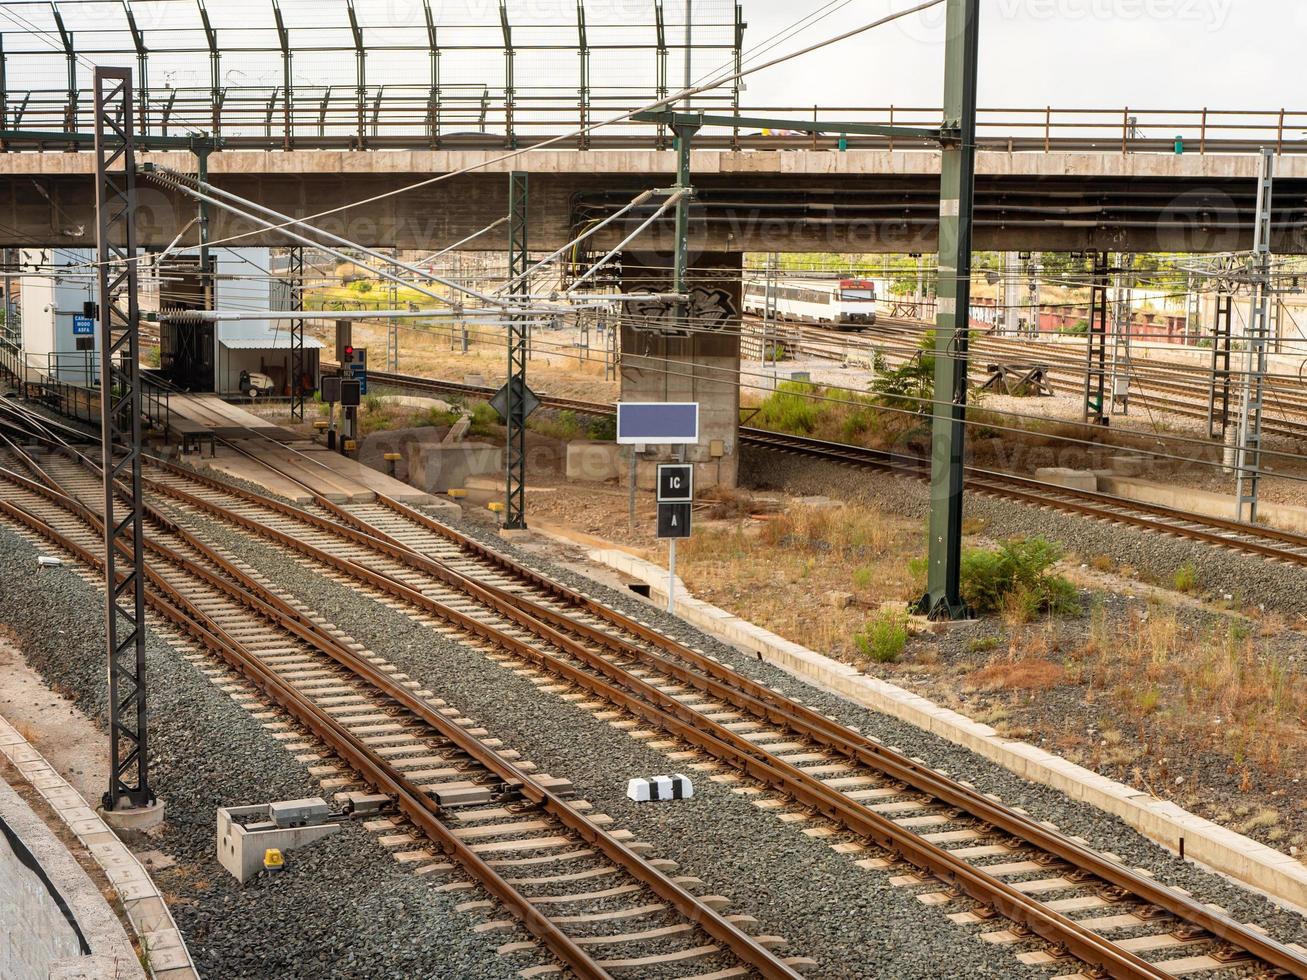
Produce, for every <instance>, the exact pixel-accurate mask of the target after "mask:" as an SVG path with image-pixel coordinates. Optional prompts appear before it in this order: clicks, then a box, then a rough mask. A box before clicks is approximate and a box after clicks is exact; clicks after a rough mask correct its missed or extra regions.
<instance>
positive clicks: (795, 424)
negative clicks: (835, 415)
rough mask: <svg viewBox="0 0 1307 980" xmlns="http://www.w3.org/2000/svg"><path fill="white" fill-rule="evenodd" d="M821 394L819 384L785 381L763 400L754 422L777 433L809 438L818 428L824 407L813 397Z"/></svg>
mask: <svg viewBox="0 0 1307 980" xmlns="http://www.w3.org/2000/svg"><path fill="white" fill-rule="evenodd" d="M819 391H820V389H819V388H817V386H816V385H811V384H807V383H806V382H803V381H782V382H781V383H780V385H779V386H778V387H777V389H776V390H775V391H774V392H772V393H771V394H770V395H768V396H767V397H766V398H765V399H763V403H762V404H761V405H760V406H758V412H757V414H756V415H755V416H754V417H753V419H752V422H753V424H754V425H757V426H759V427H761V428H764V429H772V430H774V431H776V432H794V433H798V434H800V435H807V434H808V433H810V432H812V431H813V429H815V428H816V427H817V422H818V420H819V419H820V418H821V411H822V407H821V405H820V404H818V403H817V402H816V401H815V400H814V398H813V396H814V395H816V394H818V392H819Z"/></svg>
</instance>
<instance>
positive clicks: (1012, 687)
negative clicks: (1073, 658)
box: [967, 657, 1066, 691]
mask: <svg viewBox="0 0 1307 980" xmlns="http://www.w3.org/2000/svg"><path fill="white" fill-rule="evenodd" d="M1065 681H1066V671H1065V670H1064V669H1063V667H1062V665H1061V664H1059V663H1054V662H1053V661H1051V660H1046V659H1044V658H1043V657H1022V658H1021V659H1020V660H1009V659H1006V658H1005V659H1003V660H996V661H992V662H991V663H989V664H987V665H986V666H984V667H982V668H981V669H980V670H978V671H976V672H975V673H974V674H972V675H971V676H970V677H968V678H967V687H968V688H970V689H971V690H974V691H1047V690H1050V689H1052V688H1054V687H1057V686H1058V685H1059V684H1062V683H1064V682H1065Z"/></svg>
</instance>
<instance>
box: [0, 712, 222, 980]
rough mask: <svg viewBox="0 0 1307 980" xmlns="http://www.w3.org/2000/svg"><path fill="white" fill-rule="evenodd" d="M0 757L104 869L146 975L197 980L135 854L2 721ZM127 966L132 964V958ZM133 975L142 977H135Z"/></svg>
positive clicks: (159, 979) (165, 909)
mask: <svg viewBox="0 0 1307 980" xmlns="http://www.w3.org/2000/svg"><path fill="white" fill-rule="evenodd" d="M0 753H3V754H4V756H5V757H6V758H7V759H8V760H9V762H10V763H11V764H12V765H13V767H14V768H15V769H17V770H18V772H19V773H20V774H21V775H22V777H23V778H24V779H25V780H27V782H28V783H29V784H30V785H31V786H33V787H34V788H35V789H36V791H37V792H38V793H40V794H41V796H42V797H43V798H44V799H45V801H46V803H47V804H49V806H50V808H51V809H52V810H54V812H55V813H57V814H58V815H59V819H60V820H62V821H63V822H64V824H65V825H66V826H67V828H68V829H69V831H71V832H72V833H73V835H74V836H76V837H77V839H78V840H79V841H80V842H81V843H82V846H83V847H85V848H86V850H87V852H88V853H89V854H90V855H91V856H92V857H94V858H95V861H96V863H97V864H99V865H100V867H101V868H102V869H103V870H104V873H105V875H106V877H107V878H108V879H109V882H110V884H112V886H113V888H114V890H115V891H116V892H117V893H118V897H119V899H120V900H121V902H122V905H123V908H124V909H125V910H126V912H127V917H128V919H129V920H130V921H131V923H132V928H133V929H134V930H135V932H136V936H137V938H138V939H139V940H140V942H141V946H142V947H143V948H144V949H145V950H146V952H147V954H148V958H147V962H148V963H149V967H150V975H151V976H153V977H155V978H156V980H192V978H193V980H198V978H199V973H198V972H197V971H196V969H195V964H194V962H193V961H192V960H191V954H190V951H189V950H188V949H187V948H186V942H185V940H183V939H182V935H181V932H180V931H178V929H177V923H176V922H174V921H173V917H172V913H171V912H170V911H169V910H168V905H167V903H166V902H165V901H164V899H163V895H162V894H161V893H160V892H159V889H158V887H157V886H156V885H155V884H154V881H153V880H152V879H151V878H150V876H149V874H148V873H147V872H146V870H145V869H144V868H143V867H141V863H140V862H139V861H138V860H137V859H136V855H134V854H133V853H132V852H131V850H130V849H129V848H128V847H127V845H126V844H124V843H123V842H122V841H121V840H119V839H118V837H117V835H115V834H114V832H113V831H112V830H110V829H109V827H108V826H107V825H106V824H105V823H104V821H103V820H101V819H100V817H99V815H98V814H97V813H96V812H95V810H94V809H93V808H92V807H90V806H89V805H88V804H87V802H86V801H85V800H84V799H82V797H81V795H80V794H79V793H78V792H77V790H75V789H73V787H72V786H70V785H69V784H68V782H67V781H66V780H65V779H64V778H63V777H62V776H61V775H59V773H58V772H57V771H55V769H54V767H53V766H51V765H50V764H49V763H48V762H46V761H45V758H44V757H43V756H42V755H41V754H40V752H38V751H37V750H36V747H35V746H33V745H32V744H31V743H30V742H28V741H27V740H26V739H25V738H24V737H23V736H22V735H20V734H19V733H18V731H17V730H16V729H15V728H14V727H13V726H12V725H10V724H9V722H8V721H6V720H5V719H4V718H2V717H0ZM132 962H133V963H135V962H136V960H135V957H133V960H132ZM138 969H139V968H138ZM124 975H126V974H124ZM135 975H137V976H141V975H143V974H142V973H140V972H138V973H136V974H135Z"/></svg>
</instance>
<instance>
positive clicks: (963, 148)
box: [917, 0, 980, 619]
mask: <svg viewBox="0 0 1307 980" xmlns="http://www.w3.org/2000/svg"><path fill="white" fill-rule="evenodd" d="M979 25H980V2H979V0H948V7H947V14H946V21H945V36H946V38H947V40H946V42H945V48H944V121H943V125H942V126H941V127H940V131H939V140H940V143H941V146H942V150H941V154H940V156H941V159H940V202H939V282H938V284H937V287H936V295H937V297H938V302H937V304H936V313H935V394H934V408H933V414H934V418H933V421H932V425H931V466H930V527H929V540H928V543H927V562H928V564H927V572H926V594H925V595H923V596H922V597H921V599H920V600H919V601H918V603H917V611H918V612H920V613H922V614H924V615H927V616H929V617H930V618H932V619H960V618H965V617H966V616H967V615H968V612H969V610H968V609H967V604H966V602H965V601H964V600H963V598H962V588H961V580H962V489H963V482H964V479H965V477H964V469H963V457H964V450H965V445H966V412H967V340H968V332H969V328H970V326H971V321H970V309H971V225H972V210H973V203H974V195H975V183H976V66H977V55H978V46H979Z"/></svg>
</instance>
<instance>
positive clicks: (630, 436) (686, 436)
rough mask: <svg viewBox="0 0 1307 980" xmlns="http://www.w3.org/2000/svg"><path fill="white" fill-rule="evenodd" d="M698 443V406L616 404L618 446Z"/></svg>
mask: <svg viewBox="0 0 1307 980" xmlns="http://www.w3.org/2000/svg"><path fill="white" fill-rule="evenodd" d="M698 441H699V403H698V402H618V403H617V442H618V444H619V445H623V446H633V445H645V446H679V445H688V444H692V443H696V442H698Z"/></svg>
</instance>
